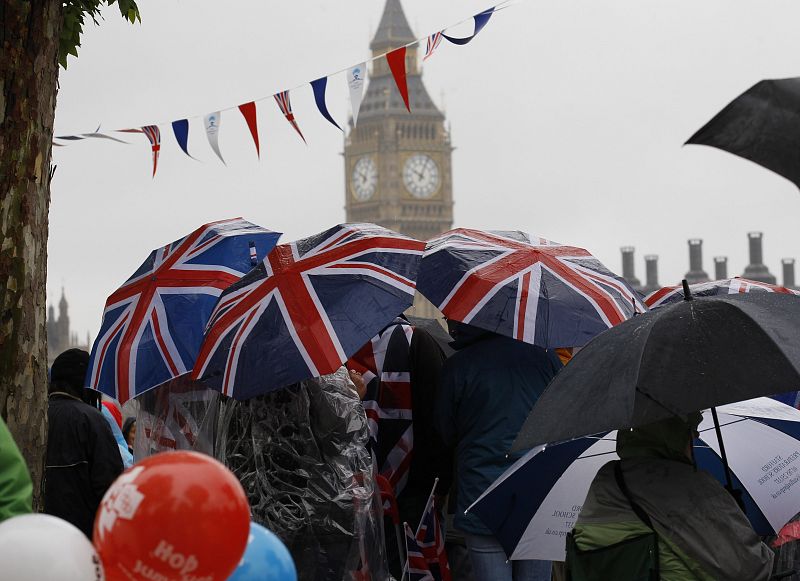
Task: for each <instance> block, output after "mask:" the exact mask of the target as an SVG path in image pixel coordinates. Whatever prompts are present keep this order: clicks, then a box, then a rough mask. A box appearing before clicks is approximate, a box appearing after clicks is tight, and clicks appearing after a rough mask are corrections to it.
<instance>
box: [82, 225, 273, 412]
mask: <svg viewBox="0 0 800 581" xmlns="http://www.w3.org/2000/svg"><path fill="white" fill-rule="evenodd" d="M279 237H280V234H279V233H278V232H272V231H270V230H266V229H264V228H261V227H260V226H256V225H255V224H251V223H250V222H247V221H245V220H242V219H241V218H234V219H231V220H222V221H219V222H211V223H210V224H205V225H204V226H201V227H200V228H198V229H197V230H195V231H194V232H192V233H191V234H189V235H188V236H186V237H184V238H181V239H180V240H176V241H175V242H173V243H172V244H167V245H166V246H164V247H162V248H159V249H157V250H154V251H153V252H151V253H150V256H148V257H147V260H145V261H144V263H143V264H142V265H141V266H140V267H139V269H138V270H137V271H136V272H135V273H134V274H133V276H131V278H129V279H128V280H127V281H126V282H125V284H123V285H122V286H121V287H120V288H119V289H118V290H117V291H115V292H114V293H113V294H112V295H111V296H110V297H108V300H107V301H106V307H105V310H104V311H103V322H102V324H101V327H100V332H99V334H98V336H97V340H96V341H95V343H94V345H93V346H92V355H91V359H90V361H89V371H88V373H87V378H86V383H87V385H88V387H91V388H92V389H97V390H99V391H102V392H103V393H106V394H108V395H110V396H112V397H114V398H116V399H118V400H119V401H120V402H121V403H122V402H125V401H127V400H128V399H130V398H132V397H135V396H137V395H139V394H141V393H143V392H145V391H147V390H148V389H151V388H153V387H156V386H158V385H160V384H162V383H164V382H166V381H169V380H170V379H173V378H175V377H177V376H179V375H182V374H184V373H187V372H188V371H190V370H191V369H192V366H193V365H194V361H195V358H196V357H197V353H198V351H199V349H200V344H201V343H202V341H203V331H204V330H205V328H206V324H207V323H208V319H209V317H210V316H211V312H212V310H213V309H214V305H215V303H216V301H217V298H218V297H219V295H220V294H221V293H222V291H223V290H224V289H225V288H227V287H229V286H230V285H232V284H233V283H234V282H236V281H238V280H239V279H240V278H241V277H242V276H244V274H245V273H246V272H247V271H249V270H250V269H251V268H252V267H253V266H254V263H255V264H257V263H258V261H259V260H262V259H263V258H264V257H265V256H266V255H267V254H268V253H269V252H270V251H271V250H272V249H273V248H274V247H275V243H276V242H277V241H278V238H279ZM251 243H253V244H254V246H255V249H256V260H251V254H250V244H251Z"/></svg>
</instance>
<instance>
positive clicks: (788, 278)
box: [620, 232, 797, 295]
mask: <svg viewBox="0 0 800 581" xmlns="http://www.w3.org/2000/svg"><path fill="white" fill-rule="evenodd" d="M747 243H748V250H749V255H750V259H749V263H748V265H747V266H746V267H745V268H744V271H743V272H742V274H741V277H742V278H746V279H749V280H755V281H758V282H765V283H769V284H781V285H782V286H785V287H787V288H792V289H794V288H797V286H796V285H795V277H794V263H795V260H794V258H783V259H781V266H782V270H783V273H782V274H783V280H782V281H781V282H780V283H778V281H777V278H776V277H775V275H773V274H772V273H771V272H770V271H769V269H768V268H767V266H766V265H765V264H764V247H763V244H764V236H763V233H761V232H748V234H747ZM688 244H689V271H688V272H687V273H686V274H685V275H684V278H685V279H686V280H687V281H688V282H689V284H695V283H699V282H708V281H710V280H712V279H711V278H709V276H708V274H707V273H706V271H705V270H703V241H702V240H701V239H700V238H692V239H690V240H689V241H688ZM620 251H621V254H622V277H623V278H624V279H625V280H627V281H628V283H629V284H630V285H631V286H632V287H633V288H634V289H636V290H637V291H639V292H641V293H642V294H644V295H647V294H649V293H651V292H653V291H654V290H658V289H659V288H661V287H660V286H659V284H658V256H655V255H653V254H649V255H647V256H645V266H646V271H647V281H646V283H645V284H644V285H641V283H640V282H639V279H638V278H636V275H635V272H634V248H633V246H623V247H622V248H621V249H620ZM728 276H729V274H728V257H727V256H715V257H714V278H713V280H721V279H725V278H728ZM678 282H680V281H670V282H669V283H667V284H677V283H678Z"/></svg>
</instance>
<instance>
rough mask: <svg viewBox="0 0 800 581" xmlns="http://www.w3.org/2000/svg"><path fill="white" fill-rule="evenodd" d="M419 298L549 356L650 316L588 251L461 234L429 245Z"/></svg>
mask: <svg viewBox="0 0 800 581" xmlns="http://www.w3.org/2000/svg"><path fill="white" fill-rule="evenodd" d="M417 288H418V289H419V292H420V293H422V294H423V295H425V297H426V298H427V299H428V300H429V301H431V302H432V303H433V304H434V305H435V306H436V307H437V308H438V309H439V310H440V311H442V313H444V315H445V316H446V317H447V318H449V319H453V320H456V321H461V322H462V323H468V324H470V325H474V326H476V327H481V328H482V329H486V330H487V331H492V332H495V333H499V334H501V335H506V336H508V337H512V338H514V339H519V340H521V341H525V342H526V343H532V344H534V345H538V346H540V347H544V348H546V349H550V348H556V347H579V346H582V345H584V344H586V342H587V341H589V340H590V339H591V338H592V337H594V336H595V335H597V334H598V333H600V332H601V331H604V330H606V329H608V328H609V327H612V326H614V325H616V324H618V323H621V322H622V321H624V320H625V319H627V318H628V317H630V316H632V315H633V314H634V312H635V311H637V310H638V312H643V311H645V310H646V307H645V306H644V304H643V303H642V302H641V301H640V299H639V296H638V294H637V293H636V292H635V291H634V290H633V289H632V288H631V287H630V286H629V285H628V283H627V282H625V280H624V279H622V278H621V277H618V276H616V275H615V274H614V273H612V272H611V271H609V270H608V269H607V268H606V267H605V266H603V265H602V264H601V263H600V261H599V260H597V259H596V258H595V257H593V256H592V255H591V254H589V252H588V251H586V250H584V249H583V248H576V247H573V246H564V245H562V244H558V243H556V242H551V241H549V240H545V239H544V238H539V237H531V236H529V235H528V234H526V233H524V232H499V231H498V232H495V231H491V232H484V231H480V230H467V229H463V228H459V229H456V230H450V231H449V232H445V233H444V234H442V235H441V236H438V237H436V238H433V239H431V240H429V241H428V244H427V247H426V248H425V255H424V257H423V259H422V265H421V266H420V274H419V279H418V281H417Z"/></svg>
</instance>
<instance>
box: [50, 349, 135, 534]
mask: <svg viewBox="0 0 800 581" xmlns="http://www.w3.org/2000/svg"><path fill="white" fill-rule="evenodd" d="M88 366H89V354H88V353H87V352H86V351H82V350H80V349H69V350H67V351H64V352H63V353H62V354H61V355H59V356H58V357H56V360H55V361H54V362H53V366H52V368H51V370H50V390H49V400H50V402H49V405H48V409H47V420H48V424H49V435H48V438H47V459H46V465H45V493H44V511H45V512H46V513H48V514H52V515H53V516H57V517H59V518H62V519H64V520H66V521H67V522H70V523H72V524H73V525H75V526H76V527H78V528H79V529H80V530H81V531H83V533H84V534H85V535H86V536H87V537H89V538H90V539H91V538H92V527H93V524H94V516H95V513H96V512H97V508H98V506H99V505H100V501H101V500H102V499H103V495H104V494H105V492H106V490H107V489H108V487H109V486H111V483H112V482H114V480H115V479H116V477H117V476H119V474H120V473H121V472H122V469H123V466H122V458H121V456H120V452H119V449H118V448H117V442H116V440H115V439H114V435H113V434H112V433H111V428H110V427H109V425H108V422H107V421H106V419H105V418H104V417H103V414H102V413H100V411H99V410H98V409H97V408H96V407H93V406H91V405H89V404H87V403H85V401H84V399H85V394H84V388H83V385H84V378H85V377H86V370H87V368H88Z"/></svg>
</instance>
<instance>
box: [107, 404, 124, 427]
mask: <svg viewBox="0 0 800 581" xmlns="http://www.w3.org/2000/svg"><path fill="white" fill-rule="evenodd" d="M103 406H104V407H105V408H106V409H107V410H108V411H109V412H111V415H112V416H113V418H114V421H115V422H117V425H118V426H119V429H120V430H121V429H122V410H120V409H119V406H118V405H117V404H115V403H114V402H113V401H108V400H106V401H104V402H103Z"/></svg>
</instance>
